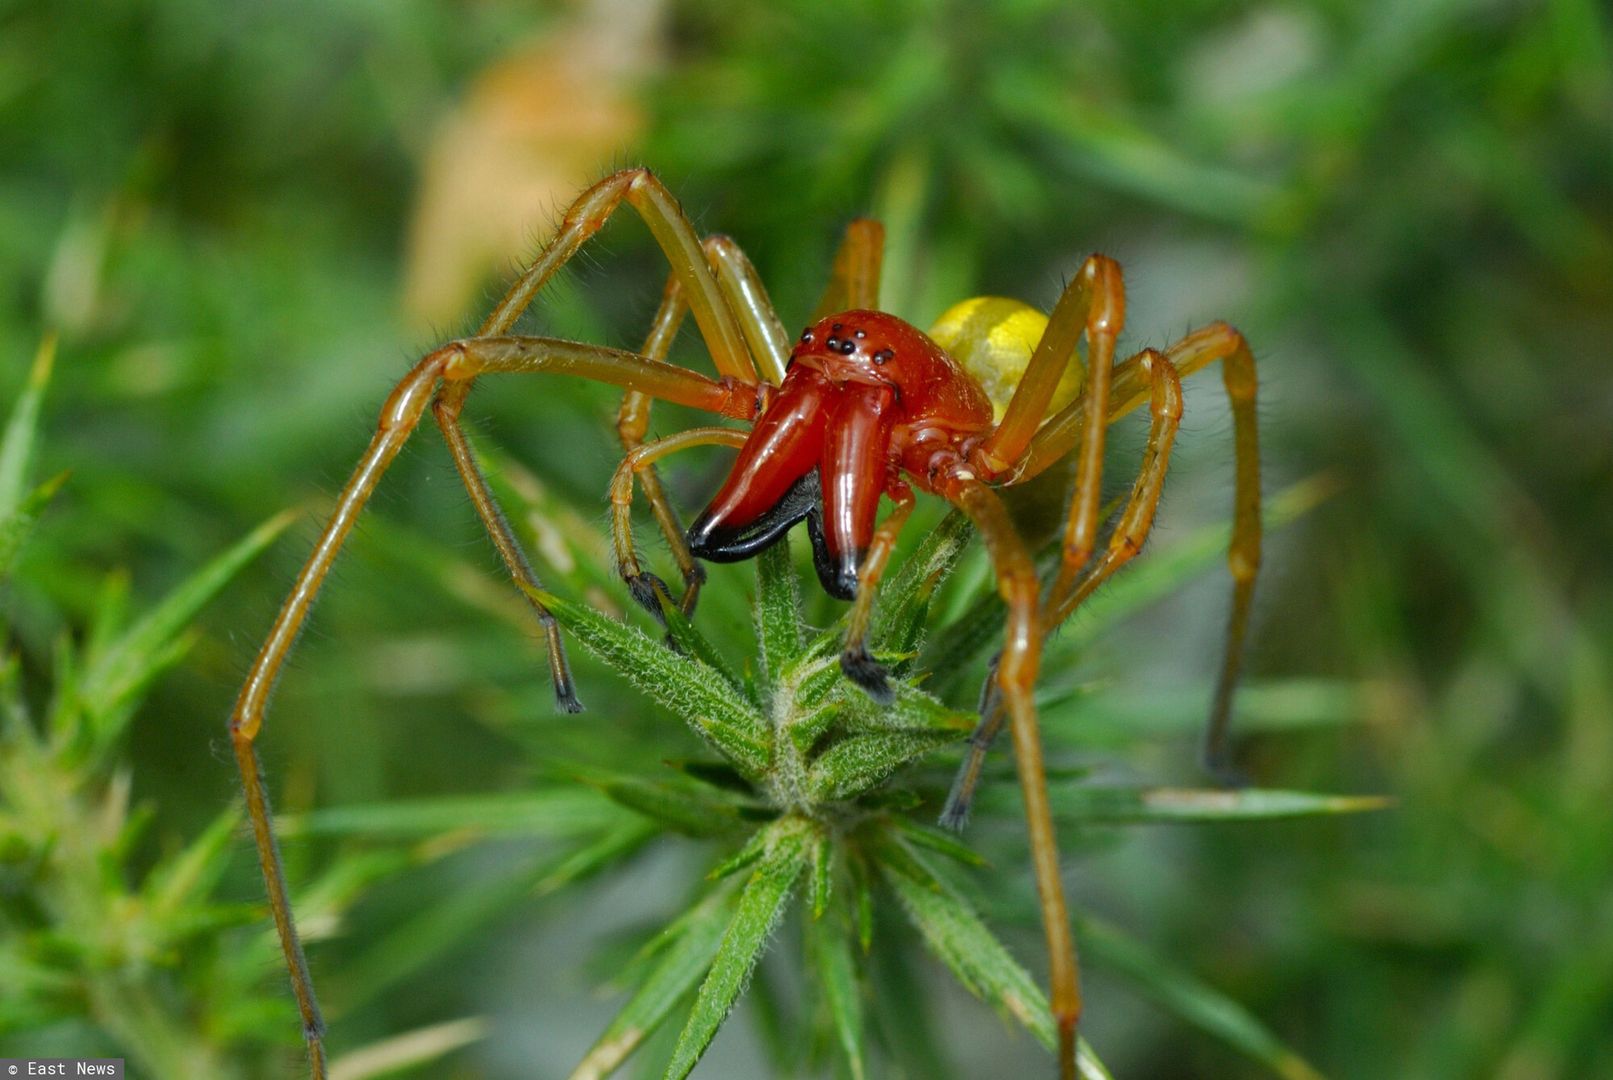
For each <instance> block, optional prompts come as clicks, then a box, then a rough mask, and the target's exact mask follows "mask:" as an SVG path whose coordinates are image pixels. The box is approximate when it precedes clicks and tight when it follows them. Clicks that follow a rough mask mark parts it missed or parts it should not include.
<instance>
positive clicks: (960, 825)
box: [936, 796, 970, 833]
mask: <svg viewBox="0 0 1613 1080" xmlns="http://www.w3.org/2000/svg"><path fill="white" fill-rule="evenodd" d="M969 809H970V808H969V804H968V803H967V802H965V801H963V800H961V799H954V798H952V797H951V796H948V797H947V804H946V805H945V806H943V807H942V808H941V816H940V817H939V818H937V819H936V824H937V825H939V826H941V828H943V829H945V830H947V831H948V832H955V833H961V832H963V830H964V829H966V828H968V826H969Z"/></svg>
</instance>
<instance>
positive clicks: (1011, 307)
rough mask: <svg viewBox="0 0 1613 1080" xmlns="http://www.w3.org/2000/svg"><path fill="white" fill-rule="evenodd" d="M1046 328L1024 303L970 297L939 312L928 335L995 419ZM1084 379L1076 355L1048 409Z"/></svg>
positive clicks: (1064, 400) (1070, 395)
mask: <svg viewBox="0 0 1613 1080" xmlns="http://www.w3.org/2000/svg"><path fill="white" fill-rule="evenodd" d="M1045 329H1047V316H1046V315H1043V314H1042V313H1041V312H1040V311H1037V310H1036V309H1035V308H1033V307H1031V306H1030V305H1029V304H1025V303H1022V302H1020V301H1018V300H1011V299H1009V298H1007V297H1003V296H975V297H971V298H969V299H968V300H963V301H960V302H959V303H956V304H953V305H952V306H951V307H949V308H947V309H946V311H944V312H942V313H941V317H940V318H939V319H937V320H936V321H935V325H934V326H932V327H930V331H929V333H930V337H932V338H934V339H935V343H936V344H937V345H939V346H941V348H943V349H945V350H946V351H947V352H948V354H950V355H951V356H952V358H953V359H955V360H956V361H957V362H958V363H960V364H962V365H963V368H964V370H965V371H967V372H968V373H969V375H970V377H971V378H973V379H974V380H975V382H977V383H979V384H980V387H981V389H983V390H985V392H986V396H987V397H989V398H990V399H991V406H992V411H993V414H994V415H993V419H994V420H998V421H1000V420H1002V418H1003V412H1004V410H1006V409H1007V408H1008V400H1009V399H1010V398H1011V397H1013V396H1014V388H1015V387H1016V386H1018V385H1019V380H1020V378H1021V376H1023V375H1024V374H1025V368H1026V366H1027V365H1029V364H1030V361H1031V354H1032V353H1034V352H1035V351H1036V343H1037V342H1038V341H1040V340H1041V339H1042V331H1044V330H1045ZM1085 376H1086V370H1085V368H1084V367H1083V366H1082V364H1081V360H1080V358H1079V357H1076V358H1075V359H1074V362H1073V363H1071V364H1070V366H1069V367H1068V368H1067V369H1066V370H1065V372H1064V378H1063V379H1062V380H1060V381H1059V385H1058V389H1057V390H1055V391H1054V393H1053V404H1052V409H1053V410H1057V409H1061V408H1063V407H1064V406H1065V405H1067V404H1069V402H1070V401H1072V400H1073V399H1074V398H1075V395H1076V394H1078V393H1080V392H1081V383H1082V382H1083V381H1084V379H1085Z"/></svg>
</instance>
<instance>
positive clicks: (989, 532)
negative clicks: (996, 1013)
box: [939, 468, 1081, 1080]
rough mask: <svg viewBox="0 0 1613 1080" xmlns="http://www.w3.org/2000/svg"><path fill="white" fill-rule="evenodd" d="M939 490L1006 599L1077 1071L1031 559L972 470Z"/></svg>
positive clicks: (1050, 934) (1074, 1001) (1059, 1018)
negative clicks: (976, 542) (1038, 695)
mask: <svg viewBox="0 0 1613 1080" xmlns="http://www.w3.org/2000/svg"><path fill="white" fill-rule="evenodd" d="M939 488H940V494H941V495H942V496H943V497H944V498H946V499H947V501H949V502H951V503H952V504H953V505H955V506H957V507H958V508H960V509H961V510H963V512H964V513H966V514H968V515H969V518H970V520H972V521H973V522H974V523H975V527H976V528H978V529H979V530H980V535H981V537H982V538H983V539H984V540H985V542H986V549H987V551H988V552H989V553H990V555H991V560H992V563H993V565H994V567H995V568H996V573H997V588H998V591H999V592H1000V593H1001V594H1002V598H1003V600H1004V602H1006V603H1007V605H1008V625H1007V629H1006V632H1005V635H1004V643H1003V651H1002V658H1001V660H1000V661H999V663H998V665H997V683H998V686H999V687H1000V688H1001V691H1002V696H1003V701H1004V702H1005V704H1006V705H1007V710H1008V716H1009V720H1010V723H1011V731H1012V733H1013V738H1014V758H1015V763H1016V764H1017V766H1018V770H1019V786H1020V791H1021V793H1022V795H1023V798H1024V801H1025V821H1026V826H1027V831H1028V832H1029V834H1030V845H1031V861H1032V864H1033V865H1034V867H1035V871H1036V892H1037V896H1038V898H1039V899H1040V901H1041V908H1042V928H1043V930H1044V931H1045V933H1046V935H1047V951H1048V960H1049V966H1050V968H1051V972H1050V979H1049V981H1050V982H1051V984H1052V994H1051V997H1052V1006H1053V1019H1054V1021H1055V1022H1056V1023H1057V1025H1058V1033H1059V1075H1060V1077H1061V1078H1063V1080H1074V1077H1075V1029H1076V1023H1077V1021H1078V1020H1079V1019H1080V1015H1081V986H1080V975H1079V972H1078V969H1077V967H1076V960H1075V939H1074V937H1073V936H1072V934H1071V932H1070V917H1069V912H1068V910H1067V909H1066V907H1065V903H1064V884H1063V881H1062V879H1061V878H1060V876H1059V858H1058V840H1057V837H1056V835H1055V832H1054V828H1053V813H1052V809H1051V808H1050V807H1049V805H1048V800H1047V773H1046V770H1045V768H1044V767H1043V764H1042V738H1041V733H1040V731H1039V729H1038V726H1037V721H1036V701H1035V697H1034V690H1035V686H1036V670H1037V666H1038V663H1039V661H1040V658H1041V648H1042V637H1041V620H1040V617H1039V611H1038V608H1039V606H1040V605H1039V602H1038V594H1039V592H1040V585H1039V583H1038V581H1037V579H1036V567H1035V564H1034V563H1033V562H1032V561H1031V557H1030V554H1029V552H1027V551H1026V550H1025V544H1024V542H1023V541H1022V540H1021V539H1020V538H1019V534H1018V533H1017V532H1015V531H1014V526H1013V523H1012V521H1011V520H1010V519H1009V517H1008V511H1007V509H1006V508H1005V507H1004V506H1003V504H1002V500H1001V499H999V498H998V497H997V495H996V494H995V493H994V492H993V491H992V490H991V489H990V488H989V487H987V486H986V485H985V484H984V483H982V482H981V481H980V480H978V479H976V478H975V477H974V475H973V473H972V472H970V471H969V470H967V469H964V468H955V469H954V470H953V471H952V472H951V474H950V475H948V476H946V477H944V478H943V480H942V482H941V484H940V485H939Z"/></svg>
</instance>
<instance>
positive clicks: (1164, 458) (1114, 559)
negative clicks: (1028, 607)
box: [1042, 349, 1182, 626]
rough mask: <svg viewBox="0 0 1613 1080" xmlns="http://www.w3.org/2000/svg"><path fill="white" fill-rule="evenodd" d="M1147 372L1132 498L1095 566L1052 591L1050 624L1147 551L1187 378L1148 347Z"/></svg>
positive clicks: (1143, 364) (1142, 365)
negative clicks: (1145, 422) (1143, 441)
mask: <svg viewBox="0 0 1613 1080" xmlns="http://www.w3.org/2000/svg"><path fill="white" fill-rule="evenodd" d="M1137 359H1138V361H1139V370H1140V372H1141V374H1142V376H1143V377H1144V378H1145V379H1146V380H1147V381H1148V383H1149V384H1150V388H1151V389H1150V398H1149V412H1150V413H1151V421H1150V424H1149V428H1148V443H1147V445H1146V446H1145V447H1144V448H1143V460H1142V466H1141V468H1140V470H1139V471H1138V474H1137V482H1136V484H1135V485H1134V486H1133V487H1132V489H1131V498H1130V500H1129V501H1128V502H1127V503H1126V508H1125V510H1124V511H1122V512H1121V515H1120V521H1119V523H1118V524H1117V525H1116V526H1115V529H1114V532H1113V533H1112V534H1111V535H1110V537H1109V546H1108V547H1107V548H1106V549H1105V550H1104V552H1103V554H1102V555H1100V556H1099V558H1098V561H1097V563H1096V564H1095V565H1093V566H1092V567H1090V568H1089V569H1088V570H1087V572H1086V573H1085V574H1084V575H1082V577H1081V580H1080V581H1079V583H1074V582H1072V583H1070V584H1068V585H1067V586H1066V587H1065V588H1062V589H1061V588H1059V587H1058V586H1057V585H1055V586H1054V588H1053V589H1052V590H1051V591H1050V592H1049V593H1048V595H1047V599H1046V600H1045V601H1044V604H1043V608H1042V612H1043V621H1044V623H1045V624H1046V625H1047V626H1058V625H1060V624H1061V623H1063V622H1064V620H1065V619H1068V618H1069V617H1070V615H1071V614H1073V613H1074V612H1075V609H1076V608H1078V607H1080V606H1081V604H1082V602H1083V601H1084V600H1086V598H1087V597H1088V596H1091V595H1092V593H1093V592H1094V591H1095V590H1096V589H1097V588H1098V586H1100V585H1102V584H1103V583H1104V582H1105V581H1107V580H1108V579H1109V578H1110V577H1111V576H1112V575H1113V574H1114V573H1115V571H1117V570H1119V569H1120V568H1121V567H1122V566H1124V565H1125V564H1126V563H1128V562H1130V561H1131V560H1132V558H1133V557H1134V556H1136V554H1137V553H1138V552H1139V551H1141V550H1142V546H1143V544H1144V543H1145V542H1146V541H1147V539H1148V532H1149V530H1150V529H1151V528H1153V524H1154V511H1155V510H1156V509H1157V508H1158V506H1159V496H1160V493H1161V492H1162V491H1163V490H1164V486H1165V471H1166V469H1167V468H1169V466H1170V457H1171V446H1172V444H1173V443H1174V442H1175V440H1176V430H1177V428H1178V427H1179V426H1180V424H1181V421H1182V379H1181V376H1180V375H1179V374H1178V373H1177V370H1176V366H1175V365H1174V364H1172V363H1171V362H1170V360H1168V359H1167V358H1166V357H1165V355H1164V354H1163V353H1159V352H1156V351H1155V350H1153V349H1147V350H1144V351H1143V353H1142V354H1141V355H1140V356H1139V357H1138V358H1137Z"/></svg>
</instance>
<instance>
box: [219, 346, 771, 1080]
mask: <svg viewBox="0 0 1613 1080" xmlns="http://www.w3.org/2000/svg"><path fill="white" fill-rule="evenodd" d="M505 371H508V372H515V371H562V372H567V373H570V374H576V375H582V376H584V377H587V378H592V379H595V380H597V381H600V382H606V383H613V384H615V385H617V386H624V387H633V388H639V389H643V390H645V391H646V392H648V393H652V394H655V395H656V396H660V397H665V398H667V399H668V400H671V401H676V402H679V403H681V404H684V405H691V406H694V407H697V408H702V409H706V410H708V411H711V412H717V413H721V414H723V415H726V416H734V417H740V418H749V417H751V416H752V415H754V414H755V413H756V412H757V410H758V406H759V404H760V400H759V399H760V396H761V390H760V388H759V387H756V386H752V385H749V384H746V383H743V382H740V381H737V380H734V379H724V380H722V381H717V380H713V379H709V378H707V377H705V376H704V375H700V374H698V373H696V372H693V371H689V370H687V369H684V368H679V367H675V366H673V365H671V364H663V363H657V362H656V361H653V360H649V359H646V358H644V357H640V356H637V355H635V354H633V353H626V352H620V351H618V350H614V349H606V348H601V347H599V346H593V345H583V344H579V343H577V342H570V341H559V340H556V339H549V338H507V337H491V338H470V339H467V340H464V341H457V342H452V343H450V344H448V345H445V346H443V347H442V348H440V349H437V350H436V351H434V352H432V353H431V354H430V355H428V356H426V357H425V358H424V359H422V360H421V361H420V362H419V363H417V364H416V365H415V366H414V368H413V369H412V370H411V371H410V372H409V373H408V374H407V375H405V376H404V377H403V379H402V380H401V381H400V382H399V383H398V384H397V386H396V387H394V388H393V390H392V393H391V394H389V395H388V397H387V399H386V402H385V404H384V405H383V406H382V408H381V417H380V421H379V422H378V424H377V426H376V433H375V435H374V437H373V438H372V439H371V440H370V445H369V447H368V448H367V449H366V450H365V451H364V455H363V456H362V457H361V458H360V459H359V463H358V466H357V467H356V468H355V469H354V471H353V475H352V476H351V477H350V478H349V479H348V481H347V484H346V486H345V487H343V488H342V491H341V494H340V495H339V496H338V497H337V500H336V507H335V509H334V510H333V511H332V512H331V516H330V518H329V520H328V521H327V522H326V524H325V528H324V530H323V531H322V532H321V533H320V536H319V539H318V541H317V542H316V543H315V545H314V551H313V554H312V555H310V556H309V559H308V561H307V562H306V563H305V564H304V565H303V568H302V570H301V571H300V572H299V573H298V575H297V580H296V582H295V583H294V584H293V585H292V587H291V592H290V594H289V595H288V596H287V597H286V600H285V603H284V604H283V605H282V606H281V608H280V612H279V614H278V615H276V616H275V620H274V624H273V626H271V627H270V629H269V633H268V636H267V637H266V638H265V639H264V642H263V645H262V647H261V648H260V649H259V650H258V654H257V657H256V659H254V660H253V662H252V667H251V669H250V670H249V671H248V672H247V676H246V681H245V682H244V683H243V685H242V687H241V692H240V694H239V696H237V698H236V700H235V705H234V708H233V709H232V710H231V713H230V723H229V728H230V739H231V742H232V744H233V747H234V750H235V757H236V762H237V764H238V765H239V766H240V770H241V782H242V786H243V788H244V789H245V793H246V805H247V815H248V817H249V818H250V820H251V823H252V833H253V839H254V841H255V842H256V845H257V849H258V862H259V864H260V866H261V867H262V869H263V876H264V881H265V884H266V886H267V890H268V895H269V907H270V910H271V911H272V912H273V915H274V921H275V927H276V929H277V930H278V932H279V935H280V944H281V949H282V951H283V952H284V954H285V959H286V967H287V970H288V971H289V972H290V975H291V984H292V992H293V994H294V995H295V997H296V999H297V1008H298V1012H299V1013H300V1014H301V1016H302V1024H303V1034H304V1037H305V1039H306V1040H307V1043H308V1056H309V1063H310V1068H311V1072H312V1075H313V1077H314V1078H315V1080H323V1078H324V1076H325V1052H324V1041H323V1040H324V1030H325V1027H324V1021H323V1019H322V1017H321V1015H320V1011H319V1004H318V1000H317V999H316V998H315V996H314V988H313V981H312V979H311V978H310V976H309V973H308V963H307V960H306V959H305V958H304V956H303V951H302V944H301V941H300V940H299V938H298V935H297V930H296V925H295V923H294V921H293V919H292V911H291V901H290V896H289V892H288V890H287V887H286V880H285V872H284V870H283V868H282V866H281V860H280V852H279V850H278V847H277V845H276V841H275V835H274V827H273V824H272V818H271V816H270V809H269V798H268V792H267V789H266V787H265V785H264V782H263V776H262V770H261V767H260V765H259V762H258V756H257V750H256V745H255V743H256V739H257V736H258V732H259V730H260V729H261V728H262V725H263V717H264V713H265V710H266V707H267V705H268V700H269V696H270V693H271V692H272V691H273V689H274V684H275V681H276V680H277V679H278V678H279V675H280V671H281V668H282V667H283V666H284V665H285V661H286V658H287V656H289V655H290V653H291V648H292V645H293V644H294V643H295V642H296V639H297V635H298V634H299V633H300V632H301V630H302V627H303V624H304V623H305V622H306V620H307V618H308V613H309V611H310V610H312V608H313V604H314V600H315V598H316V596H317V595H318V592H319V588H320V586H321V585H322V584H323V583H324V581H325V578H326V577H327V576H328V575H329V573H330V569H331V566H332V565H333V564H334V563H335V561H336V556H337V554H338V553H339V552H340V551H341V547H342V544H343V542H344V541H346V539H347V536H348V534H349V533H350V532H352V529H353V525H354V523H355V522H356V521H357V520H358V517H359V514H360V513H361V512H362V511H363V509H364V505H365V503H366V502H368V500H369V497H370V495H371V493H372V492H373V491H374V490H375V487H376V485H377V484H378V483H379V482H380V480H381V476H382V475H383V474H384V473H385V472H386V469H387V466H389V465H390V464H391V463H392V461H393V459H394V458H396V457H397V455H398V452H399V451H400V450H401V449H402V448H403V444H404V443H405V442H406V441H408V438H409V436H410V435H411V434H412V433H413V432H414V430H415V428H416V427H418V426H419V423H420V419H421V417H422V416H424V415H425V411H426V407H427V405H428V404H429V403H430V402H431V400H432V394H433V392H434V391H435V390H436V389H437V387H438V385H439V384H440V383H447V387H446V390H448V391H453V390H455V389H456V388H458V387H461V386H466V385H468V384H469V383H470V381H471V380H472V379H474V378H475V377H476V376H478V375H482V374H488V373H493V372H505ZM444 397H446V398H448V399H449V405H450V407H451V408H453V409H457V402H458V401H462V400H463V398H462V396H461V395H458V394H452V395H450V394H447V393H445V394H444ZM449 415H450V416H452V415H453V413H452V412H450V413H449ZM452 431H457V425H455V424H452V423H450V424H449V425H447V427H446V428H445V432H452ZM450 438H451V442H450V445H451V446H454V445H455V444H454V442H453V441H452V436H450ZM462 449H463V450H464V452H466V453H467V454H468V448H464V447H463V442H462V440H461V442H460V444H459V449H456V450H455V456H456V460H457V459H458V457H459V453H460V451H461V450H462ZM475 475H476V476H477V477H478V478H479V477H480V473H479V472H477V473H476V474H475ZM475 495H476V490H475V489H474V488H473V489H472V497H473V499H474V498H475ZM490 498H491V497H489V503H488V506H489V507H490V508H491V510H492V511H494V512H496V505H493V504H492V503H491V501H490ZM482 509H483V507H482V506H481V505H478V510H479V511H480V510H482ZM499 520H502V519H501V518H500V519H499ZM504 531H505V534H506V535H507V526H505V527H504ZM498 539H499V534H495V542H498ZM512 543H513V541H512ZM512 550H515V551H518V550H519V549H518V548H513V549H512ZM518 565H524V560H522V562H521V564H518ZM514 572H515V570H514V568H512V573H514ZM528 572H530V571H528ZM562 689H563V687H561V686H558V685H557V694H558V693H561V691H562Z"/></svg>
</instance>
